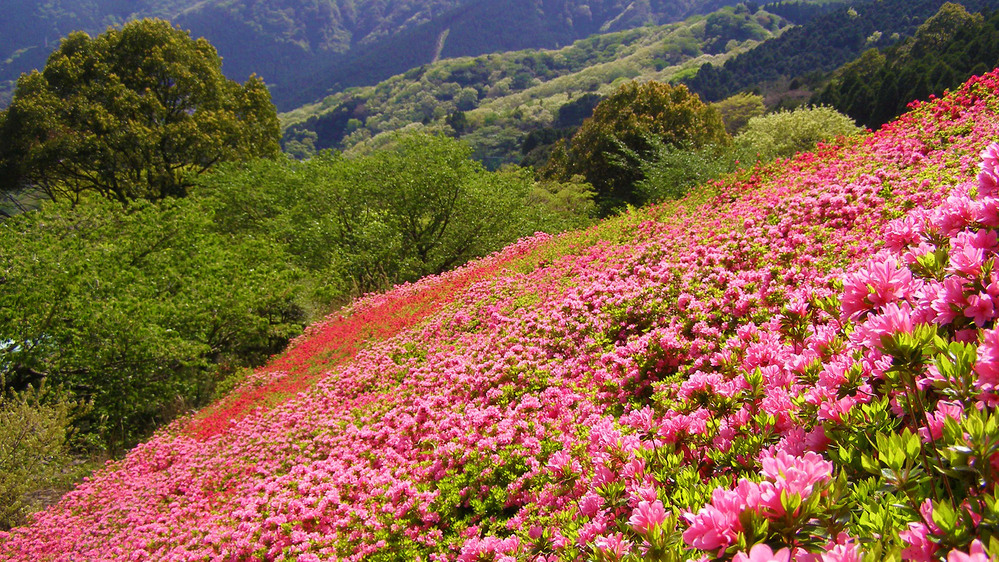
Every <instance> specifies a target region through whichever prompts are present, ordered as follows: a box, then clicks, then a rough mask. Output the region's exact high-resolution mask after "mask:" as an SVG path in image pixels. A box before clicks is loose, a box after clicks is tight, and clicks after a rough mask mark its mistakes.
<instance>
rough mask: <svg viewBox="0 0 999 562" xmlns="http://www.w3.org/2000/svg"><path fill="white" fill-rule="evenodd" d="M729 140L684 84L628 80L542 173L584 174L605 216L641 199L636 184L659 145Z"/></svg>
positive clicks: (713, 113)
mask: <svg viewBox="0 0 999 562" xmlns="http://www.w3.org/2000/svg"><path fill="white" fill-rule="evenodd" d="M729 142H730V139H729V137H728V135H727V134H726V133H725V128H724V125H723V124H722V120H721V116H720V115H719V114H718V112H717V111H716V110H715V109H713V108H711V107H710V106H707V105H705V104H703V103H702V102H701V100H700V99H699V98H698V97H697V95H695V94H691V93H690V92H689V91H688V90H687V88H686V87H685V86H682V85H681V86H676V87H674V86H670V85H668V84H663V83H660V82H648V83H645V84H639V83H637V82H629V83H627V84H625V85H624V86H622V87H621V88H620V89H619V90H618V91H616V92H615V93H614V94H612V95H611V96H610V97H608V98H607V99H605V100H603V101H601V102H600V104H598V105H597V107H596V109H594V112H593V117H592V118H590V119H588V120H587V121H586V122H584V123H583V126H582V127H581V128H580V129H579V131H578V132H577V133H576V134H575V135H574V136H573V137H572V139H571V140H570V141H569V142H568V143H567V144H566V145H564V149H563V150H562V152H561V153H560V154H556V155H554V156H553V158H552V160H550V161H549V163H548V165H547V166H546V167H545V168H543V169H542V170H541V174H542V175H543V176H546V177H553V178H568V177H571V176H572V175H574V174H581V175H583V176H584V177H585V178H586V180H587V181H588V182H590V183H591V184H593V186H594V188H595V189H596V191H597V195H598V202H599V204H600V207H601V211H602V212H603V213H605V214H606V213H608V212H610V211H611V210H612V209H615V208H618V207H620V206H621V205H623V204H625V203H635V202H637V201H638V198H637V196H636V193H635V183H636V182H637V181H639V180H641V179H642V170H641V162H642V161H643V160H646V159H648V157H649V156H650V155H651V154H652V153H653V151H654V150H655V148H656V146H657V145H660V144H661V145H662V146H665V147H680V146H689V147H691V148H699V147H701V146H705V145H710V144H717V145H725V144H728V143H729Z"/></svg>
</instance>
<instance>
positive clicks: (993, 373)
mask: <svg viewBox="0 0 999 562" xmlns="http://www.w3.org/2000/svg"><path fill="white" fill-rule="evenodd" d="M975 372H976V373H978V375H979V376H978V380H976V381H975V385H976V386H977V387H979V388H981V389H982V390H985V391H992V390H994V389H996V388H997V385H999V328H993V329H991V330H985V332H984V334H983V338H982V343H981V344H980V345H979V346H978V360H977V361H976V362H975Z"/></svg>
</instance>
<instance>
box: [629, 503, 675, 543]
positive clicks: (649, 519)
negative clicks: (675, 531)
mask: <svg viewBox="0 0 999 562" xmlns="http://www.w3.org/2000/svg"><path fill="white" fill-rule="evenodd" d="M666 517H667V513H666V509H665V508H664V507H663V502H661V501H659V500H656V501H654V502H648V501H641V502H639V504H638V507H636V508H635V510H634V511H633V512H632V513H631V519H628V524H629V525H631V527H632V528H633V529H635V530H636V531H638V532H639V533H641V534H643V535H647V534H649V533H650V532H651V531H652V530H653V529H655V528H657V527H659V526H660V525H662V524H663V522H664V521H665V520H666Z"/></svg>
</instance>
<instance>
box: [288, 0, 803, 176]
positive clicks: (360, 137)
mask: <svg viewBox="0 0 999 562" xmlns="http://www.w3.org/2000/svg"><path fill="white" fill-rule="evenodd" d="M788 25H789V24H788V22H786V21H785V20H783V19H782V18H779V17H777V16H775V15H773V14H771V13H769V12H767V11H765V10H761V9H755V10H751V9H750V8H747V7H746V6H742V5H740V6H736V7H734V8H733V7H727V8H722V9H720V10H718V11H715V12H712V13H711V14H709V15H706V16H692V17H690V18H688V19H687V20H685V21H683V22H679V23H674V24H668V25H663V26H643V27H639V28H635V29H630V30H627V31H620V32H614V33H604V34H600V35H594V36H592V37H589V38H587V39H582V40H579V41H576V42H575V43H573V44H572V45H570V46H567V47H564V48H562V49H558V50H541V51H535V50H530V51H526V50H525V51H513V52H506V53H499V54H490V55H483V56H479V57H475V58H471V57H459V58H455V59H443V60H440V61H439V62H436V63H433V64H428V65H421V66H417V67H414V68H412V69H410V70H408V71H407V72H405V73H402V74H399V75H397V76H394V77H392V78H390V79H388V80H385V81H383V82H381V83H379V84H377V85H374V86H369V87H363V88H351V89H348V90H345V91H343V92H340V93H337V94H335V95H332V96H329V97H327V98H325V99H323V100H322V101H320V102H317V103H315V104H310V105H307V106H304V107H302V108H299V109H297V110H295V111H292V112H288V113H286V114H284V115H283V116H282V117H283V123H284V125H285V143H284V144H285V149H286V150H288V151H290V152H292V153H294V154H297V155H299V156H305V155H308V154H310V153H312V152H314V151H316V150H321V149H325V148H335V149H349V148H352V147H355V146H358V145H363V144H364V143H367V142H369V139H371V138H372V137H377V135H379V134H382V133H386V132H390V131H394V130H398V129H401V128H405V127H411V126H427V127H430V128H434V129H437V130H443V131H445V132H447V133H448V134H452V135H454V136H459V137H461V138H462V139H463V140H465V141H467V142H469V143H470V144H471V145H472V147H473V149H475V151H476V156H477V157H478V158H479V159H481V160H483V161H484V162H486V163H487V164H488V165H490V166H493V167H495V166H498V165H500V164H502V163H507V162H516V161H519V160H520V158H521V157H522V155H521V154H520V150H521V143H522V138H523V137H524V135H525V134H527V133H528V132H529V131H532V130H537V129H543V128H567V127H576V126H579V124H580V123H581V122H582V120H583V119H584V118H585V117H587V116H589V113H590V111H592V109H593V106H594V105H595V104H596V101H597V100H599V98H600V96H605V95H607V94H609V93H610V92H612V91H614V90H615V89H616V88H617V87H618V86H619V85H620V84H621V82H622V81H626V80H632V79H638V80H652V79H655V80H660V81H669V80H673V79H676V78H677V77H679V76H682V75H684V74H692V73H693V72H696V69H697V68H698V67H699V66H700V65H701V64H703V63H705V62H707V61H712V60H714V61H718V60H724V59H725V58H726V57H728V56H730V55H731V54H732V53H736V52H740V51H742V50H745V49H748V48H750V47H752V46H753V45H756V44H757V43H759V42H760V41H764V40H766V39H768V38H771V37H774V36H776V35H777V34H778V33H780V32H781V30H782V29H783V28H786V27H787V26H788Z"/></svg>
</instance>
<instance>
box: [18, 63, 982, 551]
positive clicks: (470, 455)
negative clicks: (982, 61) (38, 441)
mask: <svg viewBox="0 0 999 562" xmlns="http://www.w3.org/2000/svg"><path fill="white" fill-rule="evenodd" d="M997 91H999V73H996V72H993V73H992V74H989V75H986V76H984V77H982V78H980V79H975V80H973V81H971V82H969V83H967V84H965V85H964V86H963V87H962V88H961V89H960V90H959V91H955V92H954V93H953V94H952V95H950V96H948V97H946V98H944V99H942V100H937V101H935V102H932V103H926V104H919V105H918V107H916V109H915V110H914V111H912V112H911V113H909V114H908V115H906V116H903V117H902V119H901V120H899V121H898V122H896V123H894V124H892V125H890V126H888V127H885V128H883V129H881V130H880V131H878V132H877V133H874V134H871V135H867V136H864V137H862V138H856V139H851V140H848V141H847V143H846V146H842V147H837V146H823V147H821V148H820V149H819V150H818V151H817V152H816V153H809V154H802V155H799V156H798V157H797V158H795V159H793V160H783V161H779V162H777V163H774V164H772V165H769V166H766V167H759V168H756V169H753V170H750V171H747V172H746V173H744V174H742V175H740V176H739V177H729V178H727V179H725V180H724V181H721V182H718V183H714V184H712V185H709V186H707V187H705V188H704V189H703V190H702V191H700V192H698V193H696V194H694V195H693V196H691V197H688V198H687V199H685V200H682V201H679V202H673V203H670V204H668V205H665V206H662V207H658V208H652V209H647V210H640V211H635V212H632V213H629V214H627V215H624V216H621V217H617V218H615V219H613V220H610V221H607V222H605V223H602V224H600V225H598V226H596V227H594V228H593V229H591V230H588V231H585V232H579V233H575V234H568V235H564V236H560V237H554V238H553V237H548V236H543V235H538V236H536V237H533V238H529V239H524V240H522V241H520V242H518V243H517V244H515V245H512V246H510V247H508V248H507V249H505V250H504V251H501V252H499V253H497V254H494V255H492V256H490V257H488V258H485V259H483V260H480V261H477V262H474V263H471V264H469V265H467V266H465V267H463V268H461V269H459V270H456V271H453V272H451V273H447V274H444V275H441V276H435V277H431V278H426V279H424V280H422V281H420V282H418V283H415V284H407V285H404V286H400V287H398V288H396V289H395V290H393V291H391V292H389V293H386V294H382V295H370V296H368V297H366V298H364V299H361V300H359V301H357V302H356V303H355V304H354V305H353V306H351V307H349V308H347V309H344V310H343V311H341V312H339V313H337V314H334V315H332V316H330V317H329V318H328V319H327V320H326V321H324V322H321V323H319V324H317V325H315V326H314V327H313V328H312V329H311V330H310V331H309V332H308V333H307V334H306V335H305V336H303V337H301V338H299V339H298V340H297V341H296V342H295V344H294V345H293V346H292V347H291V348H290V349H289V350H288V351H287V352H286V353H284V354H283V355H282V356H280V357H277V358H275V359H274V360H273V361H272V362H271V363H270V364H269V365H268V366H266V367H264V368H261V369H259V370H258V371H256V372H255V373H254V374H252V375H251V376H249V377H248V378H247V379H246V380H245V381H244V382H243V384H242V385H241V386H239V387H238V388H237V389H236V390H235V391H234V392H233V393H232V394H231V395H230V396H229V397H228V398H227V399H225V400H223V401H221V402H219V403H217V404H216V405H215V406H214V407H212V408H209V409H208V410H206V411H202V412H200V413H197V414H195V415H192V416H189V417H187V418H185V419H183V420H181V421H179V422H177V423H175V424H173V425H172V426H171V427H170V428H168V429H167V430H164V431H162V432H160V433H159V434H158V435H157V436H156V437H155V438H154V439H152V440H151V441H149V442H148V443H146V444H144V445H142V446H139V447H138V448H136V449H135V450H134V451H132V452H131V453H130V454H129V455H128V456H127V457H126V458H125V459H123V460H121V461H119V462H115V463H110V464H109V465H108V466H107V467H105V468H104V469H103V470H102V471H100V472H99V473H97V474H96V475H94V477H92V478H91V479H89V480H88V481H86V482H84V483H83V484H81V485H80V486H79V488H78V489H77V490H75V491H74V492H71V493H69V494H68V495H67V496H66V497H64V498H63V499H62V501H61V502H60V503H59V504H57V505H55V506H53V507H51V508H50V509H48V510H47V511H45V512H43V513H40V514H38V515H37V516H36V517H35V518H34V519H33V521H32V522H31V523H30V524H29V525H28V526H25V527H22V528H17V529H14V530H13V531H11V532H10V533H0V559H2V560H25V559H30V560H78V559H79V560H112V559H131V560H147V559H171V560H208V559H262V560H293V559H294V560H300V561H304V562H315V561H317V560H334V559H335V560H344V561H362V560H363V561H378V560H382V561H389V560H440V561H461V562H466V561H480V560H482V561H484V560H531V559H542V558H543V559H545V560H583V559H592V560H601V561H607V560H615V561H629V562H630V561H634V560H639V559H653V560H687V559H717V560H725V561H730V560H789V559H796V560H802V559H809V560H825V561H833V560H837V561H844V560H851V561H852V560H862V559H865V558H864V557H863V556H862V554H866V555H868V558H869V559H877V560H944V559H949V560H952V561H953V560H974V561H976V562H977V561H984V560H989V559H995V556H997V555H999V552H997V547H996V546H994V545H995V541H990V538H993V537H994V535H995V532H996V531H995V529H996V524H997V522H999V506H997V505H996V502H995V500H994V498H995V497H996V493H997V491H999V489H997V484H999V474H997V473H996V471H995V470H994V467H995V466H996V462H997V460H999V456H997V452H996V443H997V442H999V414H997V412H996V404H997V403H999V394H997V387H996V385H997V381H999V328H997V321H999V309H996V308H995V307H994V306H993V304H992V303H993V301H994V298H995V297H994V293H995V285H996V281H995V273H994V271H993V267H994V262H995V259H996V258H997V251H999V248H997V242H996V229H997V226H996V225H999V198H997V196H999V181H997V179H996V177H997V176H999V145H995V144H993V145H991V146H989V139H995V138H997V137H999V98H997Z"/></svg>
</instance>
